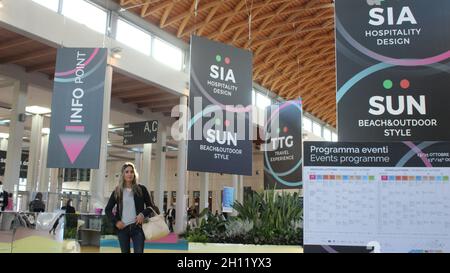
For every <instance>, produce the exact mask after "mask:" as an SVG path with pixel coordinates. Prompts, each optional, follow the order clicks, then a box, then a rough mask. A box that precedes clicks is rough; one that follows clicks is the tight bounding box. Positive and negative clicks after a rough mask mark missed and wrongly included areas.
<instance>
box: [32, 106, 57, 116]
mask: <svg viewBox="0 0 450 273" xmlns="http://www.w3.org/2000/svg"><path fill="white" fill-rule="evenodd" d="M25 111H26V112H28V113H31V114H34V115H43V114H48V113H51V112H52V110H50V109H49V108H46V107H41V106H36V105H34V106H28V107H26V108H25Z"/></svg>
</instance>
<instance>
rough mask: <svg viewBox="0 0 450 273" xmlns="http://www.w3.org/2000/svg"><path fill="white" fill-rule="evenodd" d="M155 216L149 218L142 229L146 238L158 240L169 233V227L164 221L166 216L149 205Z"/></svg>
mask: <svg viewBox="0 0 450 273" xmlns="http://www.w3.org/2000/svg"><path fill="white" fill-rule="evenodd" d="M149 208H150V209H151V210H152V211H153V213H154V214H155V216H153V217H150V218H147V219H146V220H145V221H144V223H143V224H142V230H143V231H144V235H145V239H146V240H150V241H152V240H158V239H161V238H163V237H166V236H167V235H169V233H170V231H169V227H168V226H167V224H166V221H164V216H163V215H162V214H157V213H156V211H155V210H154V209H153V208H152V207H149Z"/></svg>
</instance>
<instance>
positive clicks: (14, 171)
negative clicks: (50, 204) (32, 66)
mask: <svg viewBox="0 0 450 273" xmlns="http://www.w3.org/2000/svg"><path fill="white" fill-rule="evenodd" d="M27 89H28V85H27V84H26V83H25V82H22V81H17V82H15V83H14V91H13V105H12V111H11V122H10V125H9V140H8V151H7V154H6V164H5V178H4V181H3V185H4V189H5V190H6V191H8V192H13V191H14V186H15V185H18V184H19V173H20V162H21V158H22V137H23V131H24V121H25V107H26V100H27ZM19 117H21V118H23V119H20V118H19ZM14 204H17V200H15V201H14Z"/></svg>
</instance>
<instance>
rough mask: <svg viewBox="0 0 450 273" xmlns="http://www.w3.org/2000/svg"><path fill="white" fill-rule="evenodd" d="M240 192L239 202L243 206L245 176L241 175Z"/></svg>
mask: <svg viewBox="0 0 450 273" xmlns="http://www.w3.org/2000/svg"><path fill="white" fill-rule="evenodd" d="M238 188H239V191H238V198H237V200H238V202H239V203H241V204H243V203H244V176H243V175H239V186H238Z"/></svg>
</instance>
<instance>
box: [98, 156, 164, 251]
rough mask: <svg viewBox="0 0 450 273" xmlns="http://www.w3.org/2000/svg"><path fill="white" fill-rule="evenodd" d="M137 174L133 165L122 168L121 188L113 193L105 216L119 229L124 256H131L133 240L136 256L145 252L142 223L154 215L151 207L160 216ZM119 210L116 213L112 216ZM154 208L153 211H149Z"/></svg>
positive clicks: (118, 233) (118, 186)
mask: <svg viewBox="0 0 450 273" xmlns="http://www.w3.org/2000/svg"><path fill="white" fill-rule="evenodd" d="M137 176H138V174H137V172H136V168H135V167H134V164H133V163H129V162H127V163H125V164H124V165H123V166H122V169H121V176H120V179H119V185H117V187H116V189H115V190H114V191H113V192H112V193H111V196H110V198H109V201H108V204H107V205H106V208H105V213H106V215H107V216H108V218H109V219H110V220H111V222H112V223H113V225H114V226H115V228H116V230H117V237H118V238H119V244H120V249H121V251H122V253H130V239H131V240H132V241H133V247H134V253H143V252H144V244H145V235H144V231H143V230H142V223H143V222H144V219H145V218H146V217H149V216H150V215H151V214H152V210H151V208H153V210H155V212H156V213H157V214H159V213H160V212H159V209H158V207H156V206H155V204H154V203H153V200H152V198H151V197H150V194H149V193H148V190H147V188H146V187H144V186H143V185H140V184H138V178H137ZM114 207H116V209H117V213H116V214H115V215H114V214H113V208H114ZM150 207H151V208H150Z"/></svg>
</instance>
